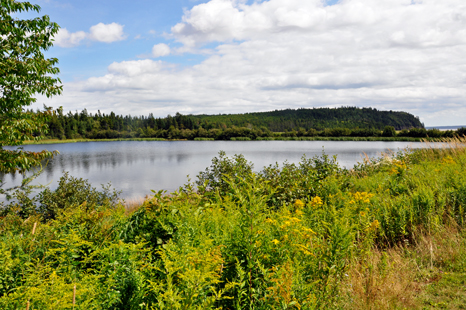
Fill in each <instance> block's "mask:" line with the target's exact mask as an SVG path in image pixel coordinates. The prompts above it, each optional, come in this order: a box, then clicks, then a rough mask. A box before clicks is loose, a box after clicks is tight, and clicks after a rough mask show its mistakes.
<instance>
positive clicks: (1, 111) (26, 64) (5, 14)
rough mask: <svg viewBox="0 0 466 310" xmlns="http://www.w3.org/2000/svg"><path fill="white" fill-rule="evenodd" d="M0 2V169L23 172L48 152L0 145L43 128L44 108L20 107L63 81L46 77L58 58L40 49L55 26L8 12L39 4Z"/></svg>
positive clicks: (47, 113) (57, 88)
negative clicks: (25, 150)
mask: <svg viewBox="0 0 466 310" xmlns="http://www.w3.org/2000/svg"><path fill="white" fill-rule="evenodd" d="M0 3H1V6H0V16H1V20H0V171H1V172H14V171H18V170H19V171H20V172H24V171H27V170H29V169H31V167H33V166H37V165H39V164H40V160H42V159H44V158H46V157H51V156H52V155H53V153H51V152H47V151H44V152H40V153H31V152H24V151H22V150H19V151H13V152H12V151H6V150H3V149H2V146H5V145H21V144H22V143H23V142H24V141H26V140H36V139H38V137H39V136H40V133H41V132H45V131H46V130H47V126H46V125H45V122H46V120H47V118H48V117H50V111H49V110H47V109H46V111H44V112H39V113H36V114H34V113H32V112H27V111H25V110H24V108H25V107H26V106H30V105H31V104H32V103H34V102H36V100H37V99H36V98H35V96H36V95H37V94H41V95H44V96H46V97H51V96H54V95H59V94H61V92H62V86H61V85H57V84H59V83H61V81H60V79H59V78H54V77H52V76H51V75H55V74H58V73H59V69H58V68H57V67H54V66H55V65H56V64H57V63H58V59H56V58H50V59H46V58H45V57H44V54H43V51H44V50H47V49H48V48H50V47H51V46H52V45H53V36H54V35H55V34H56V33H57V32H58V29H59V26H58V25H57V24H56V23H52V22H50V19H49V17H48V16H42V17H36V18H34V19H25V20H22V19H19V18H13V17H12V15H13V14H16V13H20V12H26V11H35V12H39V11H40V6H38V5H33V4H31V3H29V2H18V1H14V0H1V2H0Z"/></svg>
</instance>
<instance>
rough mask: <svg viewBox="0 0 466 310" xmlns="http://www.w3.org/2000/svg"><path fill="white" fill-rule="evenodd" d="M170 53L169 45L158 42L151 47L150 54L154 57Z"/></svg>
mask: <svg viewBox="0 0 466 310" xmlns="http://www.w3.org/2000/svg"><path fill="white" fill-rule="evenodd" d="M168 55H170V47H169V46H168V45H167V44H164V43H160V44H156V45H154V47H152V56H154V57H156V58H157V57H163V56H168Z"/></svg>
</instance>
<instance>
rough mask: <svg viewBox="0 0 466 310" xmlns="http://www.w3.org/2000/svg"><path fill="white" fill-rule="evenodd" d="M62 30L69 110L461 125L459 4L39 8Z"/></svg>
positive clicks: (463, 34) (368, 1)
mask: <svg viewBox="0 0 466 310" xmlns="http://www.w3.org/2000/svg"><path fill="white" fill-rule="evenodd" d="M32 2H33V3H36V4H39V5H40V6H41V7H42V10H41V12H40V14H41V15H49V16H50V19H51V20H52V21H54V22H57V23H58V24H59V25H60V27H61V29H60V32H59V33H58V34H57V35H56V36H55V42H54V46H53V47H52V48H50V49H49V50H48V51H46V57H56V58H58V59H59V64H58V67H59V68H60V74H59V77H60V79H61V81H62V83H63V94H62V95H60V96H55V97H53V98H52V99H47V98H42V97H39V98H38V102H37V104H36V106H34V108H36V107H42V106H43V104H46V105H48V106H52V107H54V108H58V107H59V106H63V108H64V110H65V111H73V112H74V111H76V110H77V111H81V110H82V109H84V108H86V109H87V110H88V111H89V112H92V113H95V112H96V111H97V110H100V111H101V112H102V113H109V112H111V111H113V112H115V113H116V114H122V115H128V114H131V115H133V116H134V115H138V116H139V115H148V114H149V113H153V114H154V116H156V117H165V116H167V115H168V114H170V115H174V114H175V113H176V112H179V113H182V114H219V113H246V112H258V111H271V110H276V109H279V110H280V109H287V108H293V109H295V108H313V107H341V106H357V107H373V108H376V109H379V110H393V111H406V112H409V113H412V114H414V115H416V116H419V117H420V120H421V121H422V122H423V123H424V124H425V125H426V126H448V125H463V124H466V119H465V116H466V87H465V86H466V85H465V83H466V57H465V55H466V1H464V0H441V1H439V0H328V1H326V0H268V1H265V0H255V1H254V0H210V1H208V0H199V1H196V0H133V1H123V0H92V1H91V0H36V1H35V2H34V0H32Z"/></svg>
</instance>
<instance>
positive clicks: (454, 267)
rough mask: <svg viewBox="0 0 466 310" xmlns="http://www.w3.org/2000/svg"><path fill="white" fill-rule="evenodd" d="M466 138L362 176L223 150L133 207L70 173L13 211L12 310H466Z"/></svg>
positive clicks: (8, 245)
mask: <svg viewBox="0 0 466 310" xmlns="http://www.w3.org/2000/svg"><path fill="white" fill-rule="evenodd" d="M465 143H466V141H465V140H451V141H450V147H449V148H445V149H440V150H439V149H429V148H428V149H423V150H418V151H415V152H408V153H398V154H394V155H392V156H390V157H384V158H381V159H379V160H367V162H365V163H362V164H360V165H358V166H356V167H355V168H354V169H353V170H351V171H348V170H340V169H339V168H338V165H337V163H336V161H335V159H334V158H330V157H328V156H325V155H323V156H322V157H316V158H311V159H308V158H303V159H302V161H301V163H300V164H298V165H295V164H289V163H284V164H283V165H282V166H269V167H266V168H264V170H263V171H261V172H259V173H253V172H252V167H251V164H250V163H248V162H247V160H246V159H245V158H244V157H242V156H240V155H238V156H234V157H233V158H227V157H225V154H224V153H220V154H219V156H218V157H216V158H214V159H213V160H212V166H211V167H209V168H207V169H206V171H204V172H203V173H201V174H200V175H199V177H198V180H197V181H196V183H195V184H187V185H185V186H183V187H182V188H180V190H179V191H177V192H174V193H171V194H170V195H166V194H164V193H162V192H157V193H155V192H154V195H153V196H151V197H148V198H147V199H146V200H145V201H144V202H143V203H142V204H141V205H140V204H136V205H133V206H131V207H125V205H124V204H122V203H117V202H116V193H112V192H111V191H110V190H109V189H108V188H107V189H106V190H103V191H98V190H95V189H92V188H90V186H89V184H88V183H87V182H86V181H85V180H78V179H74V178H72V177H70V176H68V175H66V176H65V177H64V178H63V179H62V180H61V183H60V186H59V188H58V189H57V190H56V191H53V192H52V191H50V190H46V191H44V192H43V193H41V194H40V195H39V196H38V197H37V199H36V200H33V201H30V200H29V198H27V197H25V196H21V193H18V194H17V195H16V196H17V198H18V199H19V200H20V202H19V203H16V204H11V205H9V206H6V208H5V210H4V212H3V214H2V220H1V224H0V308H2V309H18V308H26V307H27V306H29V309H49V308H50V309H52V308H53V309H220V308H222V309H404V308H409V309H431V308H432V309H435V308H436V307H444V308H450V309H460V308H461V307H465V306H466V304H465V298H464V297H465V296H466V293H465V288H464V281H465V278H466V235H465V232H464V225H465V219H466V213H465V205H466V152H465ZM195 186H197V189H195ZM34 206H38V208H35V207H34Z"/></svg>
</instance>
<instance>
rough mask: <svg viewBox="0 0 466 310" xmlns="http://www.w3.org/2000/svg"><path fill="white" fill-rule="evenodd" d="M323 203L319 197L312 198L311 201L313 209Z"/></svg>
mask: <svg viewBox="0 0 466 310" xmlns="http://www.w3.org/2000/svg"><path fill="white" fill-rule="evenodd" d="M323 204H324V203H323V202H322V199H321V198H320V197H319V196H315V197H314V198H312V200H311V205H312V206H313V207H317V206H321V205H323Z"/></svg>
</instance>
